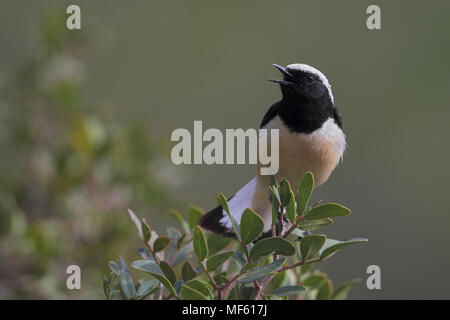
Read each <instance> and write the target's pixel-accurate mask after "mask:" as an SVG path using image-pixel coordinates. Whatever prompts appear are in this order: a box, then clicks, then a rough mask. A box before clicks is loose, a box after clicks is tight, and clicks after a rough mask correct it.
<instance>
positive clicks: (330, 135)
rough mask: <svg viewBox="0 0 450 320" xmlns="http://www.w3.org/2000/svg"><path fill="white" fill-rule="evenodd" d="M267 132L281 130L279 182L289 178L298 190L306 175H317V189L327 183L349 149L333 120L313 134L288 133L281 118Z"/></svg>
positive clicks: (269, 125)
mask: <svg viewBox="0 0 450 320" xmlns="http://www.w3.org/2000/svg"><path fill="white" fill-rule="evenodd" d="M265 128H267V129H278V130H279V135H280V141H279V146H280V150H279V155H280V170H279V172H278V174H277V178H278V179H281V178H283V177H286V178H287V179H288V180H289V182H290V183H291V185H292V187H293V188H297V186H298V183H299V182H300V179H301V178H302V177H303V175H304V174H305V173H306V172H307V171H311V172H312V173H313V174H314V178H315V184H316V186H319V185H321V184H322V183H324V182H325V181H326V180H327V179H328V177H329V176H330V174H331V172H332V171H333V170H334V168H335V167H336V165H337V164H338V163H339V160H340V159H341V158H342V156H343V154H344V151H345V148H346V142H345V134H344V132H343V131H342V130H341V128H339V126H338V125H337V124H336V123H335V122H334V119H332V118H329V119H328V120H327V121H325V122H324V124H323V125H322V127H321V128H319V129H317V130H316V131H314V132H312V133H310V134H304V133H293V132H291V131H289V129H288V128H287V127H286V125H285V124H284V123H283V121H282V120H281V118H280V117H278V116H276V117H275V118H274V119H272V120H271V121H270V122H269V123H268V124H267V125H266V126H265Z"/></svg>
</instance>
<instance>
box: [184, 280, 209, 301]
mask: <svg viewBox="0 0 450 320" xmlns="http://www.w3.org/2000/svg"><path fill="white" fill-rule="evenodd" d="M181 296H182V297H183V299H184V300H208V298H207V297H206V296H205V295H203V294H202V293H201V292H200V291H198V290H195V289H194V288H191V287H189V286H188V285H186V284H185V285H183V287H182V288H181Z"/></svg>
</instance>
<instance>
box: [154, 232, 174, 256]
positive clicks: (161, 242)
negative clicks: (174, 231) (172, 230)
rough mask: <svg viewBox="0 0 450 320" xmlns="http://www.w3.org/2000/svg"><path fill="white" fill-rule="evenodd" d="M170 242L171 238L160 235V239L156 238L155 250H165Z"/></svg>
mask: <svg viewBox="0 0 450 320" xmlns="http://www.w3.org/2000/svg"><path fill="white" fill-rule="evenodd" d="M169 243H170V238H169V237H166V236H160V237H159V238H158V239H156V240H155V242H154V243H153V251H154V252H155V253H156V252H159V251H162V250H164V249H165V248H166V247H167V246H168V245H169Z"/></svg>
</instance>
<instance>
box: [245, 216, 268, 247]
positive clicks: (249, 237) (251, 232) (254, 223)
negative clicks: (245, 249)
mask: <svg viewBox="0 0 450 320" xmlns="http://www.w3.org/2000/svg"><path fill="white" fill-rule="evenodd" d="M240 229H241V241H242V242H243V243H244V244H245V245H247V244H249V243H251V242H253V241H254V240H256V239H257V238H258V237H259V236H260V235H261V233H262V231H263V229H264V220H263V219H262V218H261V217H260V216H259V215H258V214H257V213H256V212H255V211H253V210H252V209H249V208H247V209H245V210H244V212H243V213H242V216H241V224H240Z"/></svg>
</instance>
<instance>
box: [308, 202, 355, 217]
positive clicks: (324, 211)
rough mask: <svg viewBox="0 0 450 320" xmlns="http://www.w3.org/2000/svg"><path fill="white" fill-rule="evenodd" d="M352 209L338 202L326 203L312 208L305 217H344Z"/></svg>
mask: <svg viewBox="0 0 450 320" xmlns="http://www.w3.org/2000/svg"><path fill="white" fill-rule="evenodd" d="M350 213H351V211H350V209H348V208H346V207H344V206H343V205H340V204H338V203H326V204H321V205H319V206H317V207H314V208H312V209H311V210H309V211H308V212H306V213H305V215H304V216H303V218H304V219H305V220H314V219H324V218H332V217H342V216H346V215H349V214H350Z"/></svg>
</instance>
